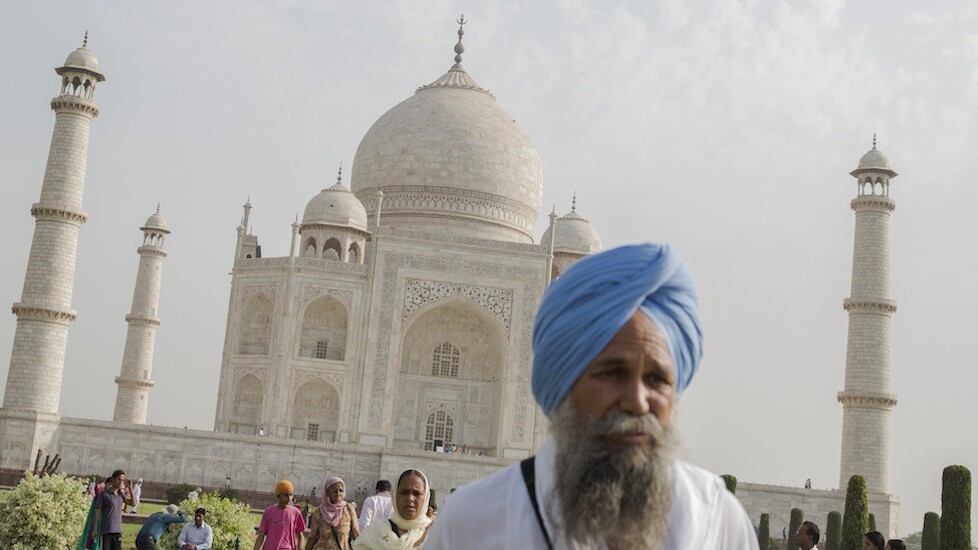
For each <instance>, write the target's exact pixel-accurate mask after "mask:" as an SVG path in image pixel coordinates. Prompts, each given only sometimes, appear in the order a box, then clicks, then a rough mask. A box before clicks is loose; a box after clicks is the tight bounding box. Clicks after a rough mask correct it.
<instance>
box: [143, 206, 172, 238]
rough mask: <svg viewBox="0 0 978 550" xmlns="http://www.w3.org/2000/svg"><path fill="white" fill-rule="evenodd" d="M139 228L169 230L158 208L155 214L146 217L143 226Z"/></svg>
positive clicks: (167, 231)
mask: <svg viewBox="0 0 978 550" xmlns="http://www.w3.org/2000/svg"><path fill="white" fill-rule="evenodd" d="M140 229H143V230H146V229H156V230H159V231H163V232H164V233H169V232H170V229H169V226H168V225H167V223H166V218H164V217H163V215H162V214H160V212H159V211H158V210H157V211H156V213H155V214H153V215H152V216H150V217H149V218H147V219H146V223H145V224H143V226H142V227H141V228H140Z"/></svg>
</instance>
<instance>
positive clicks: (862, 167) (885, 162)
mask: <svg viewBox="0 0 978 550" xmlns="http://www.w3.org/2000/svg"><path fill="white" fill-rule="evenodd" d="M864 172H883V173H884V174H889V176H890V177H894V176H896V175H897V173H896V172H894V171H893V169H892V168H890V161H889V159H887V158H886V155H884V154H883V152H882V151H880V150H879V149H877V148H876V140H875V138H874V140H873V148H872V149H870V150H869V151H868V152H867V153H866V154H865V155H863V156H862V158H860V159H859V166H857V167H856V169H855V170H853V171H852V172H850V174H851V175H853V176H859V175H860V174H862V173H864Z"/></svg>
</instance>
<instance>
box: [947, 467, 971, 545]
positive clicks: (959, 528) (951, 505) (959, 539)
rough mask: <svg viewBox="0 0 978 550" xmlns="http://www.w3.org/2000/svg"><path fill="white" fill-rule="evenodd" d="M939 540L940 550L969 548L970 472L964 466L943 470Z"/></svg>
mask: <svg viewBox="0 0 978 550" xmlns="http://www.w3.org/2000/svg"><path fill="white" fill-rule="evenodd" d="M940 540H941V549H942V550H970V548H971V471H970V470H968V469H967V468H965V467H964V466H948V467H947V468H944V478H943V489H942V491H941V537H940Z"/></svg>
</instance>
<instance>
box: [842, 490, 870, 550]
mask: <svg viewBox="0 0 978 550" xmlns="http://www.w3.org/2000/svg"><path fill="white" fill-rule="evenodd" d="M867 531H869V497H868V496H867V495H866V478H864V477H863V476H861V475H858V474H857V475H854V476H852V477H851V478H849V488H848V489H847V490H846V513H845V515H844V516H843V517H842V545H841V547H840V550H862V547H863V535H865V534H866V532H867Z"/></svg>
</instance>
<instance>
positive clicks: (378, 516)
mask: <svg viewBox="0 0 978 550" xmlns="http://www.w3.org/2000/svg"><path fill="white" fill-rule="evenodd" d="M374 490H375V491H376V492H377V493H376V494H375V495H374V496H372V497H367V498H366V499H364V501H363V507H362V508H360V531H363V530H364V529H366V528H367V526H368V525H370V524H371V523H373V522H374V521H377V520H380V521H387V520H389V519H390V518H391V511H392V510H393V508H392V505H391V482H390V481H387V480H386V479H382V480H380V481H378V482H377V485H375V486H374Z"/></svg>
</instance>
